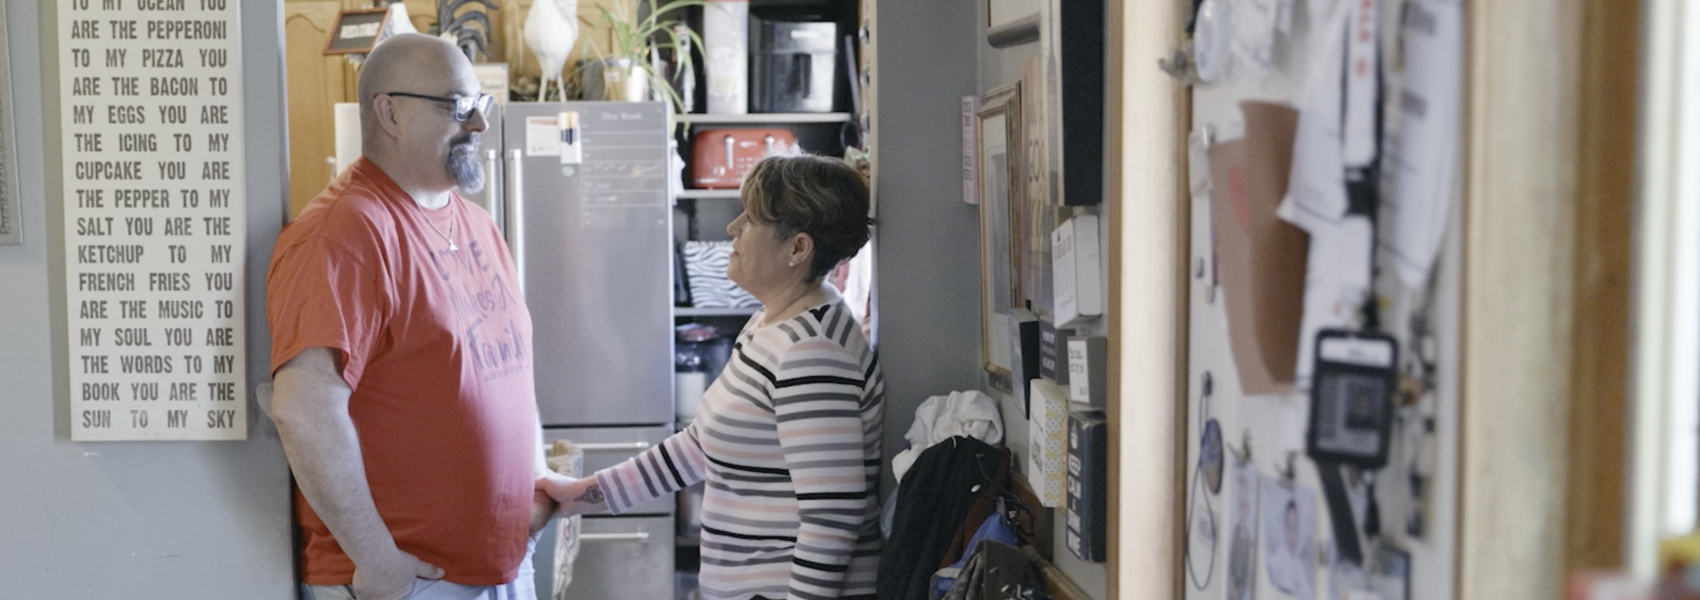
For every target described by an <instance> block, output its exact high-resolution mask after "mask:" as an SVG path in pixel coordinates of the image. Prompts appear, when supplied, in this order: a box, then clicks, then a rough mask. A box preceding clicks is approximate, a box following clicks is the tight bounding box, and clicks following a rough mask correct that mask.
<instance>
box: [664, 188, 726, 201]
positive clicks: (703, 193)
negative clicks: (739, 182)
mask: <svg viewBox="0 0 1700 600" xmlns="http://www.w3.org/2000/svg"><path fill="white" fill-rule="evenodd" d="M677 197H678V199H680V200H710V199H713V200H737V199H738V190H735V189H732V190H685V191H682V192H679V195H678V196H677Z"/></svg>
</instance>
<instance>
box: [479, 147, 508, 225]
mask: <svg viewBox="0 0 1700 600" xmlns="http://www.w3.org/2000/svg"><path fill="white" fill-rule="evenodd" d="M500 157H501V154H500V153H499V152H498V151H497V150H495V149H490V150H485V151H484V174H485V178H484V182H485V183H484V197H485V199H486V200H487V201H488V204H486V206H485V207H486V208H488V209H490V220H492V221H495V222H496V226H497V227H498V228H500V229H501V230H502V235H503V236H506V235H507V234H508V222H507V221H506V220H505V219H506V217H504V216H503V214H502V204H503V203H504V200H506V198H504V197H503V196H502V190H501V189H499V188H500V187H501V181H502V178H500V177H497V176H496V166H497V165H499V164H501V163H500V162H499V161H500Z"/></svg>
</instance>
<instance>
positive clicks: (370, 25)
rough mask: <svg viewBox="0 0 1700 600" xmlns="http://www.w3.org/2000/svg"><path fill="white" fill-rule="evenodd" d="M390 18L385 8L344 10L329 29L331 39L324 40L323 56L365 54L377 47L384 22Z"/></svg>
mask: <svg viewBox="0 0 1700 600" xmlns="http://www.w3.org/2000/svg"><path fill="white" fill-rule="evenodd" d="M389 18H390V10H389V9H387V8H371V9H359V10H345V11H342V14H340V15H337V17H336V25H335V26H333V27H331V37H330V39H328V40H325V51H324V54H326V55H331V54H365V53H367V52H371V51H372V47H373V46H376V45H378V36H379V35H383V32H384V22H385V21H388V20H389Z"/></svg>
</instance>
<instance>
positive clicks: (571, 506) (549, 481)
mask: <svg viewBox="0 0 1700 600" xmlns="http://www.w3.org/2000/svg"><path fill="white" fill-rule="evenodd" d="M537 489H538V490H540V491H542V492H544V493H547V494H549V497H550V498H554V499H555V501H556V502H559V503H560V505H561V506H560V508H558V509H556V511H555V512H556V514H558V515H561V516H563V517H570V516H573V515H584V514H595V513H600V512H607V511H608V497H607V496H605V495H603V493H602V486H600V485H597V483H596V478H595V477H586V478H584V479H574V478H571V477H567V476H566V475H561V474H559V473H549V474H546V475H544V476H543V477H540V478H538V479H537Z"/></svg>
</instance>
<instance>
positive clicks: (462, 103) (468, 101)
mask: <svg viewBox="0 0 1700 600" xmlns="http://www.w3.org/2000/svg"><path fill="white" fill-rule="evenodd" d="M384 95H386V96H403V97H407V98H418V99H420V100H434V101H437V102H447V103H449V104H452V105H454V117H455V120H456V121H460V122H462V123H465V122H466V121H467V120H468V119H471V118H472V111H475V110H476V111H478V114H480V115H483V114H488V113H489V112H490V103H491V102H493V101H495V99H496V97H495V96H491V95H489V94H479V95H477V96H462V97H460V98H444V97H441V96H426V95H424V94H413V93H408V92H386V93H385V94H384Z"/></svg>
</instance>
